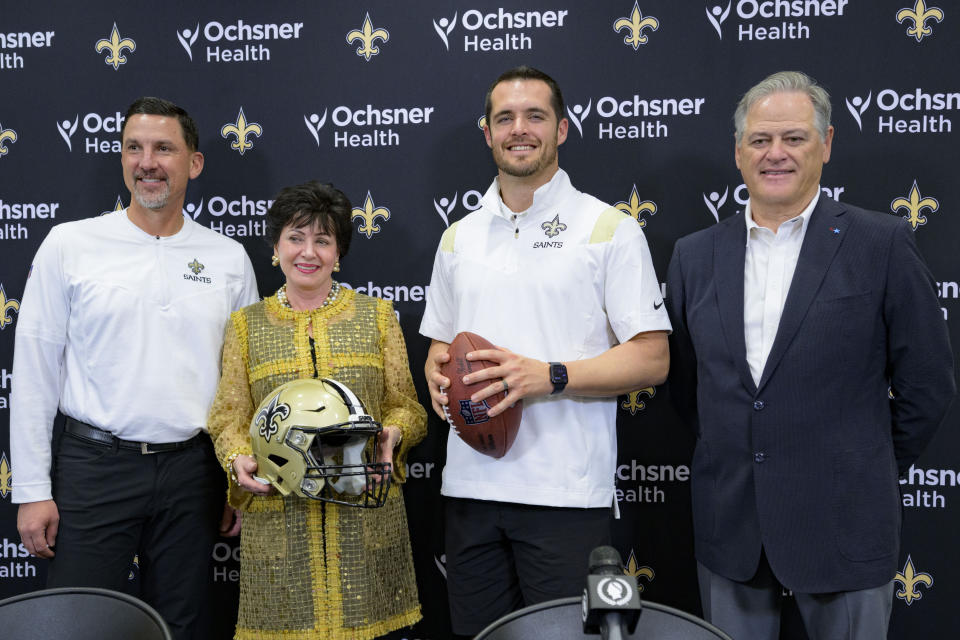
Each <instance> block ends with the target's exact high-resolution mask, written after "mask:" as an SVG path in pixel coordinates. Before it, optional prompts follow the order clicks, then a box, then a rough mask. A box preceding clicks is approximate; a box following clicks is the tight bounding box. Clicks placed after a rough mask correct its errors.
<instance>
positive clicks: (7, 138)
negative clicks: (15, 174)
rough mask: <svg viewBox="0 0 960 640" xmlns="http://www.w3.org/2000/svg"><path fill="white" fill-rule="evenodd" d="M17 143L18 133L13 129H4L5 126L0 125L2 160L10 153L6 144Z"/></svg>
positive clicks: (0, 156) (0, 152) (0, 154)
mask: <svg viewBox="0 0 960 640" xmlns="http://www.w3.org/2000/svg"><path fill="white" fill-rule="evenodd" d="M16 141H17V132H16V131H14V130H13V129H4V128H3V125H0V158H2V157H3V156H5V155H7V153H9V152H10V149H8V148H7V144H6V143H8V142H16Z"/></svg>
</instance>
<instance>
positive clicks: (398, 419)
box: [377, 300, 427, 482]
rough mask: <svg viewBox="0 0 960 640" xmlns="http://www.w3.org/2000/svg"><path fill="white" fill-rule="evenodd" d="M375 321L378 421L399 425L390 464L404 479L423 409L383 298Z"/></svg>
mask: <svg viewBox="0 0 960 640" xmlns="http://www.w3.org/2000/svg"><path fill="white" fill-rule="evenodd" d="M377 324H378V325H379V329H380V351H381V353H382V354H383V377H384V380H383V386H384V397H383V404H382V411H383V417H382V418H381V423H382V424H383V426H384V427H387V426H395V427H399V428H400V432H401V434H402V435H403V439H402V440H401V442H400V446H399V447H397V450H396V451H395V452H394V456H393V466H394V477H395V478H396V480H397V481H399V482H404V481H405V480H406V460H407V453H409V451H410V449H411V448H412V447H413V446H414V445H416V444H417V443H419V442H420V441H421V440H423V438H424V436H425V435H426V433H427V426H426V425H427V413H426V411H425V410H424V408H423V406H422V405H421V404H420V402H419V401H418V400H417V392H416V390H415V389H414V386H413V377H412V376H411V374H410V362H409V360H408V359H407V346H406V343H405V342H404V340H403V332H402V331H401V330H400V323H399V322H397V316H396V314H394V312H393V305H392V304H390V303H389V302H387V301H385V300H379V301H378V305H377Z"/></svg>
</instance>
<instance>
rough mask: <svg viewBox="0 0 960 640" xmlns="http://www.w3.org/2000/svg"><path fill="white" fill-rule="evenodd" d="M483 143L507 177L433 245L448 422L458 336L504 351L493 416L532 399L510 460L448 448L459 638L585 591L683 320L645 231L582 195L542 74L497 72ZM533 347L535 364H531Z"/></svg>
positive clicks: (429, 320)
mask: <svg viewBox="0 0 960 640" xmlns="http://www.w3.org/2000/svg"><path fill="white" fill-rule="evenodd" d="M486 119H487V120H486V121H487V125H486V126H485V127H484V135H485V136H486V140H487V145H488V146H489V147H490V148H491V149H492V151H493V159H494V162H495V163H496V165H497V168H498V175H497V178H495V179H494V181H493V184H492V185H491V186H490V188H489V189H488V190H487V193H486V194H485V195H484V197H483V199H482V200H481V206H480V208H479V209H478V210H477V211H475V212H473V213H471V214H469V215H468V216H467V217H465V218H464V219H462V220H460V221H459V222H457V223H454V224H453V225H451V226H450V228H449V229H447V231H446V232H445V233H444V234H443V237H442V239H441V241H440V247H439V249H438V250H437V254H436V258H435V262H434V267H433V277H432V279H431V283H430V289H429V292H428V295H427V304H426V310H425V312H424V316H423V322H422V324H421V325H420V333H422V334H423V335H425V336H427V337H429V338H431V339H432V343H431V346H430V351H429V354H428V356H427V364H426V367H425V370H426V377H427V384H428V387H429V389H430V396H431V401H432V404H433V408H434V411H436V412H437V414H438V415H439V416H441V417H442V416H443V406H444V405H445V404H446V403H447V397H446V396H445V395H444V394H443V393H442V391H441V388H443V387H446V386H447V385H449V380H447V379H446V378H444V377H443V376H442V375H440V373H439V366H440V365H441V364H442V363H443V362H446V361H447V360H448V359H449V355H448V354H447V348H448V346H449V343H450V341H451V340H453V338H454V336H455V335H456V334H457V333H459V332H461V331H472V332H474V333H477V334H479V335H481V336H483V337H485V338H486V339H488V340H490V341H491V342H492V343H494V344H495V345H497V346H498V347H501V348H502V350H481V351H476V352H474V354H475V356H473V357H474V358H475V359H484V360H491V361H494V362H496V363H498V365H497V366H495V367H491V368H489V369H486V370H484V371H482V372H478V373H475V374H471V375H470V376H466V377H465V380H464V382H466V383H468V384H469V383H472V382H476V381H487V380H489V381H490V384H489V385H488V386H486V388H485V389H484V390H483V391H481V392H479V393H477V394H476V395H475V396H474V398H473V399H474V400H475V401H481V400H483V399H485V398H487V397H489V396H491V395H493V394H494V393H497V392H499V391H502V390H503V389H506V390H507V391H508V393H507V396H506V398H505V399H504V400H503V402H501V403H499V404H496V405H494V406H493V407H492V408H491V409H490V410H489V415H490V416H496V415H498V414H499V413H502V412H503V411H504V410H505V409H506V407H507V406H508V405H511V404H513V403H515V402H517V401H518V400H521V399H523V401H524V406H523V420H522V422H521V424H520V430H519V432H518V435H517V439H516V441H515V442H514V444H513V447H512V448H511V449H510V451H509V452H508V453H507V454H506V455H505V456H504V457H503V458H500V459H493V458H489V457H487V456H484V455H482V454H480V453H478V452H476V451H474V450H473V449H472V448H470V447H469V446H468V445H466V444H465V443H464V442H462V441H461V440H460V439H459V438H457V437H455V436H451V437H450V438H449V439H448V444H447V463H446V466H445V467H444V470H443V488H442V493H443V495H444V496H446V498H447V499H446V501H445V512H446V563H447V565H446V568H447V585H448V592H449V597H450V610H451V619H452V624H453V630H454V632H455V633H457V634H463V635H467V634H469V635H473V634H476V633H477V632H478V631H480V630H481V629H482V628H483V627H484V626H486V625H487V624H489V623H490V622H492V621H494V620H496V619H497V618H499V617H500V616H502V615H504V614H506V613H509V612H510V611H513V610H515V609H518V608H520V607H523V606H527V605H530V604H534V603H536V602H542V601H545V600H550V599H553V598H559V597H564V596H572V595H578V594H579V593H580V592H581V590H582V588H583V580H584V576H585V574H586V569H587V558H588V556H589V553H590V551H591V549H593V548H594V547H596V546H598V545H602V544H609V538H610V517H611V515H612V512H613V508H614V506H615V499H614V494H613V490H614V470H615V465H616V449H617V444H616V443H617V441H616V396H617V395H618V394H623V393H627V392H629V391H632V390H635V389H639V388H642V387H645V386H650V385H655V384H659V383H661V382H663V381H664V379H665V378H666V374H667V367H668V363H669V355H668V351H667V333H668V332H669V330H670V323H669V321H668V319H667V315H666V311H665V309H664V308H663V299H662V298H661V296H660V289H659V284H658V280H657V277H656V274H655V273H654V270H653V264H652V262H651V259H650V253H649V249H648V248H647V244H646V240H645V238H644V236H643V232H642V230H641V229H640V226H639V225H638V224H637V223H636V221H635V220H634V219H633V218H631V217H630V216H627V215H625V214H623V213H621V212H619V211H617V210H616V209H614V208H612V207H610V206H609V205H607V204H605V203H603V202H601V201H599V200H597V199H596V198H594V197H592V196H589V195H587V194H585V193H581V192H580V191H577V190H576V189H575V188H574V187H573V186H572V185H571V184H570V179H569V178H568V177H567V174H566V173H565V172H564V171H562V170H561V169H560V168H559V165H558V161H557V147H558V146H559V145H560V144H562V143H563V142H564V140H565V139H566V136H567V125H568V123H567V120H566V118H564V117H563V97H562V95H561V93H560V89H559V87H558V86H557V83H556V82H555V81H554V80H553V79H552V78H550V77H549V76H548V75H546V74H544V73H543V72H541V71H538V70H536V69H532V68H530V67H518V68H515V69H511V70H509V71H507V72H506V73H504V74H503V75H501V76H500V77H499V78H498V79H497V80H496V81H495V82H494V83H493V85H491V87H490V90H489V91H488V92H487V97H486ZM521 354H522V355H521Z"/></svg>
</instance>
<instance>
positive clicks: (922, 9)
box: [897, 0, 943, 42]
mask: <svg viewBox="0 0 960 640" xmlns="http://www.w3.org/2000/svg"><path fill="white" fill-rule="evenodd" d="M931 19H933V20H936V21H937V22H942V21H943V11H942V10H940V9H938V8H937V7H930V8H929V9H928V8H927V5H926V3H925V2H924V1H923V0H917V1H916V2H915V3H913V8H912V9H910V8H909V7H908V8H905V9H900V11H898V12H897V22H899V23H900V24H903V22H904V21H905V20H909V21H910V22H912V23H913V26H912V27H907V35H908V36H913V37H914V38H916V39H917V42H920V41H921V40H923V38H924V36H929V35H933V29H931V28H930V27H928V26H927V20H931Z"/></svg>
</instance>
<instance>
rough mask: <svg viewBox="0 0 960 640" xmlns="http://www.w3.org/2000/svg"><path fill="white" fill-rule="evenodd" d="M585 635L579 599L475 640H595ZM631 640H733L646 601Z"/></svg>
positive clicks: (510, 619)
mask: <svg viewBox="0 0 960 640" xmlns="http://www.w3.org/2000/svg"><path fill="white" fill-rule="evenodd" d="M599 637H600V636H597V635H592V636H590V635H585V634H584V633H583V623H582V618H581V607H580V598H576V597H573V598H561V599H559V600H550V601H549V602H541V603H540V604H535V605H532V606H529V607H526V608H524V609H520V610H519V611H514V612H513V613H510V614H508V615H506V616H504V617H502V618H500V619H499V620H497V621H496V622H494V623H493V624H491V625H490V626H489V627H487V628H486V629H484V630H483V631H481V632H480V634H479V635H477V636H476V638H474V640H581V639H593V640H596V639H597V638H599ZM625 637H628V638H636V639H640V638H643V640H732V638H730V636H728V635H727V634H725V633H724V632H723V631H721V630H720V629H717V628H716V627H715V626H713V625H712V624H710V623H708V622H705V621H704V620H701V619H700V618H697V617H696V616H692V615H690V614H689V613H684V612H683V611H680V610H678V609H674V608H672V607H668V606H665V605H662V604H657V603H656V602H650V601H648V600H644V602H643V613H642V614H640V622H639V623H638V624H637V629H636V630H635V631H634V632H633V633H632V634H630V635H628V636H625Z"/></svg>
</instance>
